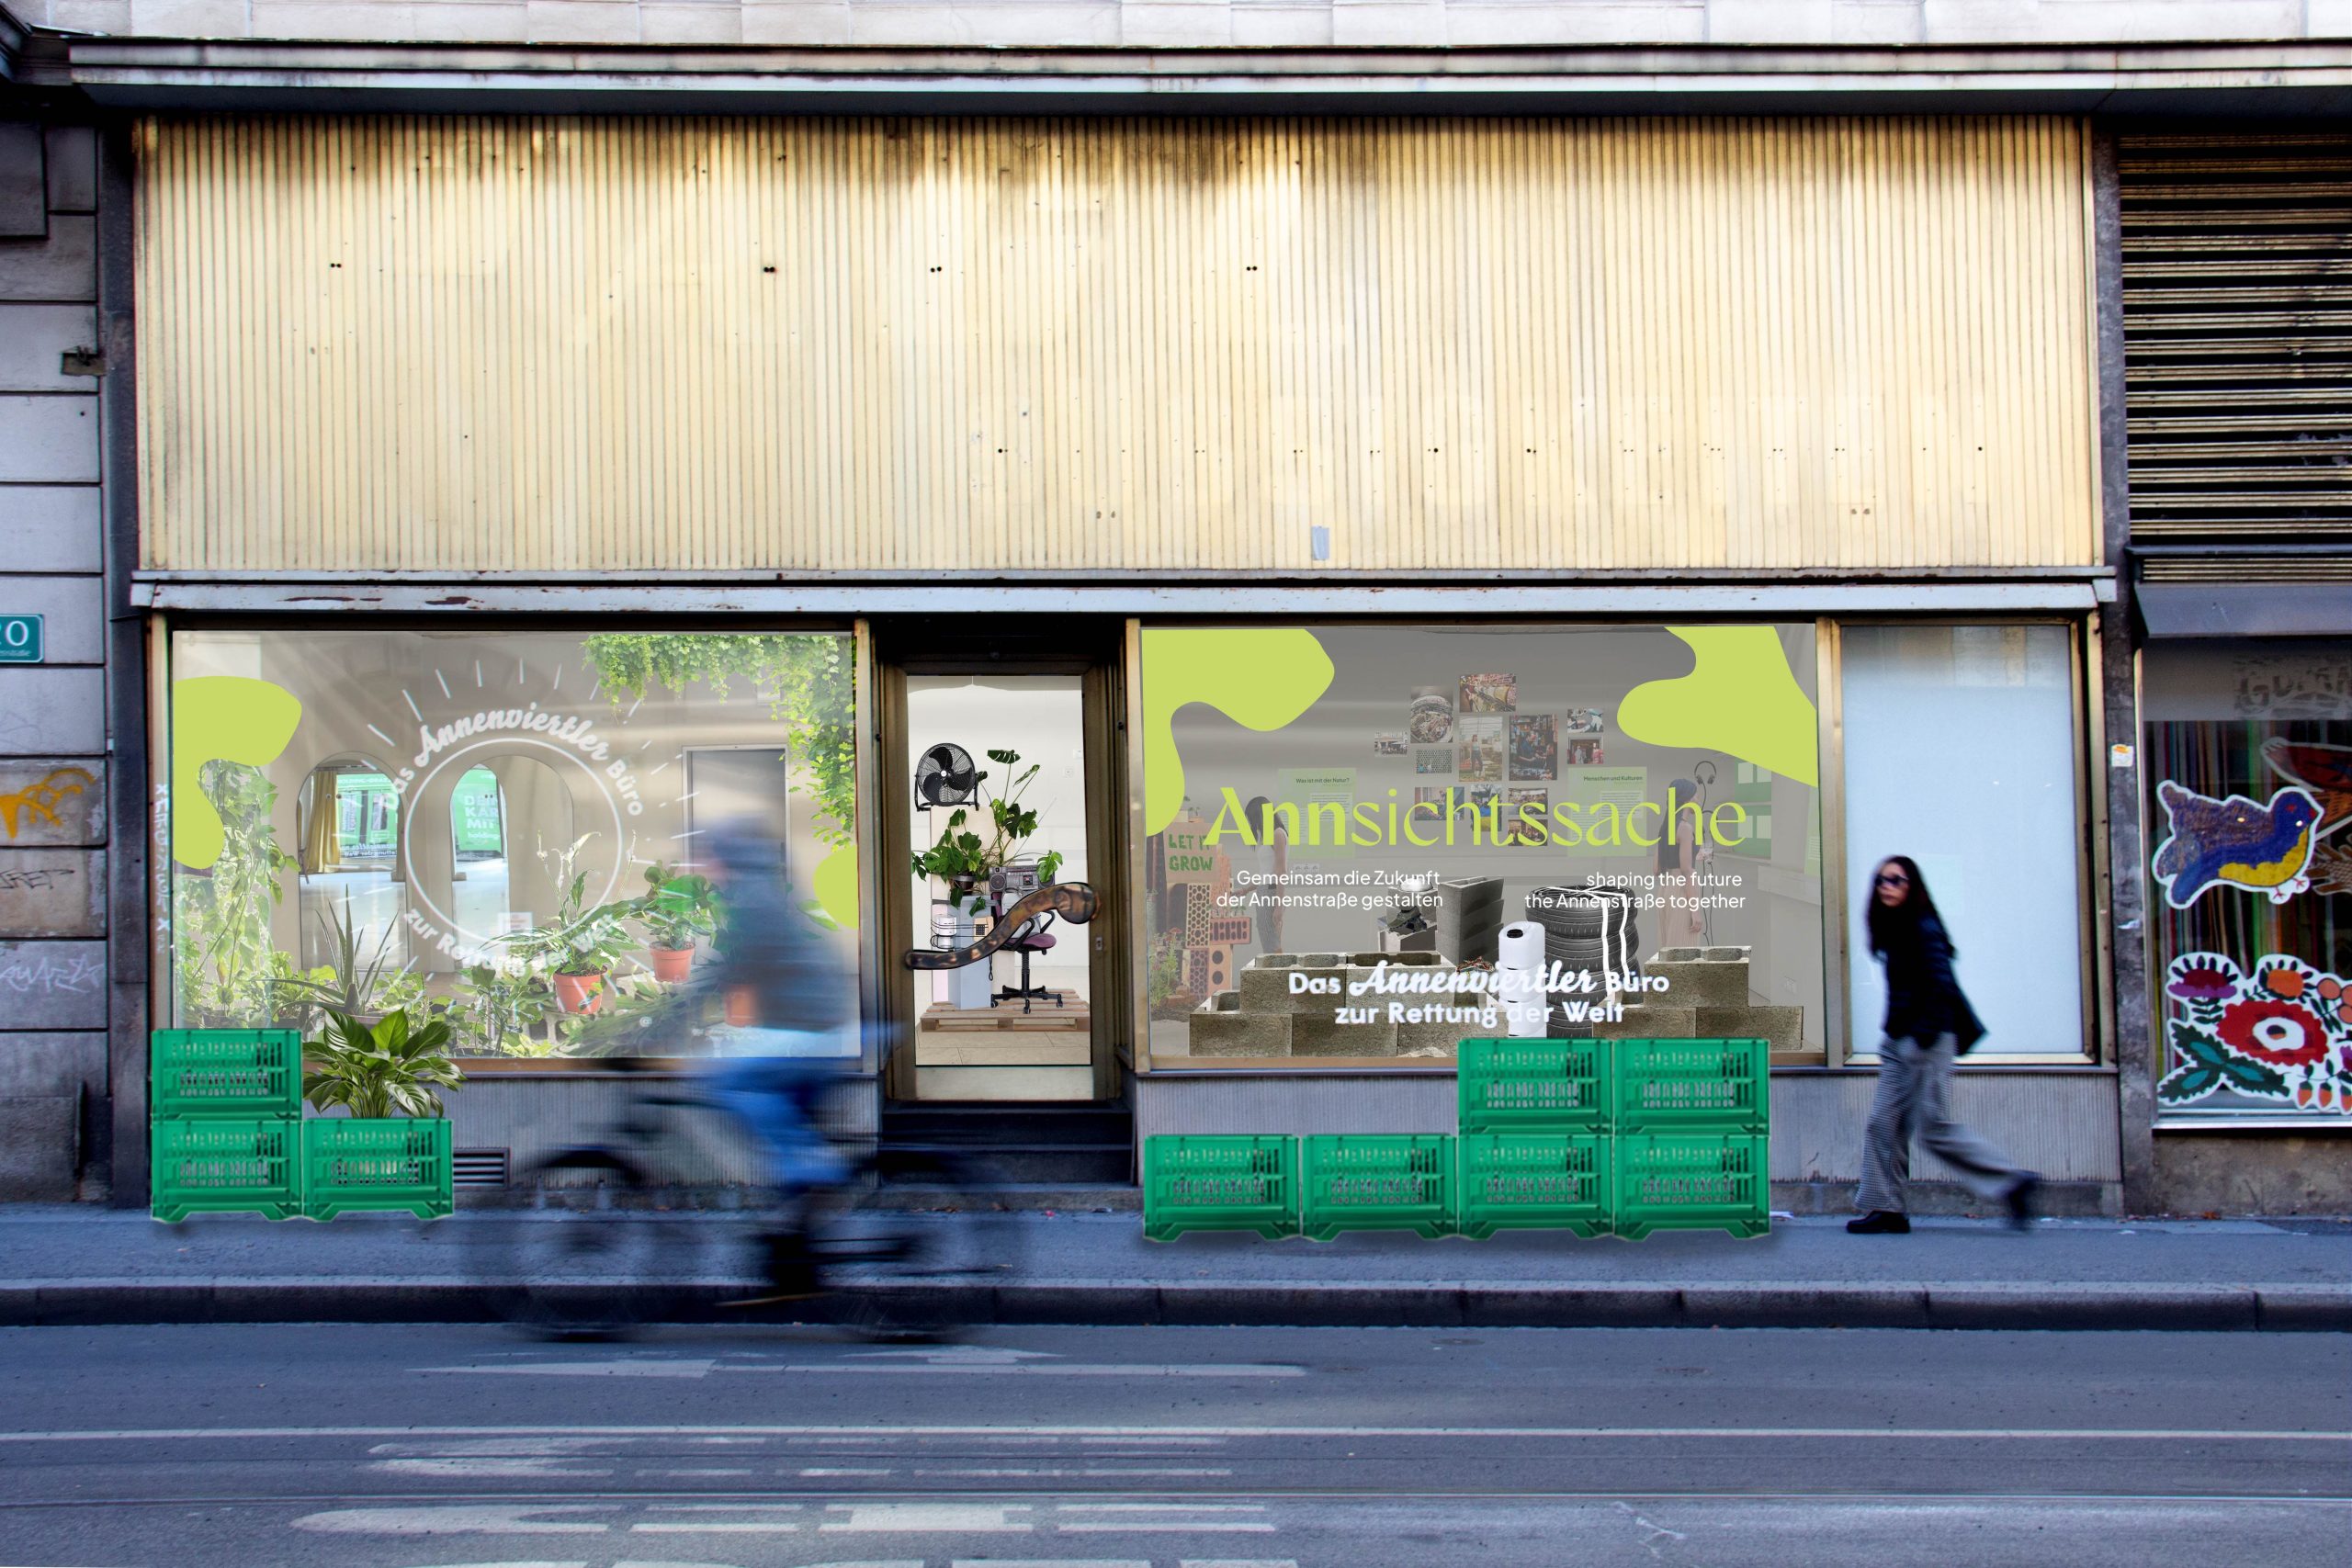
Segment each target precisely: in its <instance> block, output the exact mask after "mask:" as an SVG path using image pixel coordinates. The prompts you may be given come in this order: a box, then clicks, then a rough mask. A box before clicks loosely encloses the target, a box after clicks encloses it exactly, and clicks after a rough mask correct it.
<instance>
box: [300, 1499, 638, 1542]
mask: <svg viewBox="0 0 2352 1568" xmlns="http://www.w3.org/2000/svg"><path fill="white" fill-rule="evenodd" d="M610 1506H611V1505H609V1504H601V1503H582V1504H561V1505H545V1504H530V1503H462V1504H458V1505H457V1506H447V1505H441V1506H435V1507H427V1508H336V1509H333V1510H331V1511H329V1512H327V1513H323V1514H306V1515H304V1516H303V1517H301V1518H299V1519H296V1520H295V1521H294V1528H295V1529H298V1530H311V1531H314V1532H317V1533H319V1534H323V1535H603V1534H604V1533H605V1531H607V1530H609V1529H612V1526H610V1525H608V1524H606V1523H605V1522H604V1521H603V1520H601V1519H597V1520H591V1519H560V1518H543V1517H540V1516H542V1515H549V1514H593V1513H602V1512H605V1511H608V1510H609V1508H610Z"/></svg>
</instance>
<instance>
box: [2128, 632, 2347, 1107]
mask: <svg viewBox="0 0 2352 1568" xmlns="http://www.w3.org/2000/svg"><path fill="white" fill-rule="evenodd" d="M2142 686H2143V691H2142V699H2141V701H2142V710H2143V715H2144V716H2145V719H2146V724H2147V754H2146V757H2145V760H2144V767H2143V776H2144V777H2145V779H2146V781H2147V790H2148V796H2147V805H2146V810H2147V824H2148V832H2147V844H2148V851H2149V882H2148V908H2149V921H2148V926H2149V932H2150V942H2151V953H2150V958H2151V963H2150V964H2149V970H2150V980H2151V985H2152V987H2153V989H2154V993H2155V995H2154V1007H2155V1010H2156V1021H2157V1025H2158V1027H2157V1030H2156V1035H2157V1039H2158V1042H2159V1045H2158V1051H2159V1056H2160V1068H2159V1071H2160V1077H2158V1079H2157V1084H2156V1114H2157V1117H2158V1120H2159V1121H2174V1122H2181V1121H2188V1122H2214V1121H2224V1122H2250V1121H2251V1122H2268V1121H2277V1120H2292V1121H2296V1122H2334V1123H2337V1124H2341V1123H2342V1122H2343V1121H2344V1119H2345V1117H2346V1115H2347V1114H2352V839H2347V836H2346V833H2345V832H2344V825H2345V822H2346V819H2347V818H2352V648H2347V647H2346V645H2345V644H2343V643H2341V642H2333V643H2330V642H2305V641H2293V640H2280V641H2276V642H2269V641H2265V642H2170V643H2168V642H2155V643H2152V644H2150V645H2149V647H2148V650H2147V654H2146V657H2145V660H2144V662H2143V666H2142Z"/></svg>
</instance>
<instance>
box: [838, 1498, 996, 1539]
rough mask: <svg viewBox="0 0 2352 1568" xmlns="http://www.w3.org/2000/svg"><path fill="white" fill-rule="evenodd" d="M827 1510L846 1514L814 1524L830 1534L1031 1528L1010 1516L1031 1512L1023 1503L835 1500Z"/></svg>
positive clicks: (990, 1530) (984, 1530) (982, 1530)
mask: <svg viewBox="0 0 2352 1568" xmlns="http://www.w3.org/2000/svg"><path fill="white" fill-rule="evenodd" d="M828 1511H829V1512H832V1513H841V1514H847V1515H848V1516H849V1517H847V1518H845V1519H827V1520H826V1521H825V1522H824V1523H823V1524H821V1525H820V1526H818V1527H817V1528H818V1529H820V1530H824V1531H826V1532H827V1533H829V1534H833V1533H860V1534H863V1533H866V1532H896V1533H901V1534H903V1533H907V1532H911V1531H921V1532H922V1533H925V1534H930V1533H934V1532H936V1533H945V1532H949V1531H955V1530H970V1531H975V1532H980V1533H989V1532H995V1533H1002V1534H1008V1535H1026V1534H1027V1533H1028V1532H1029V1530H1030V1529H1031V1528H1032V1527H1031V1526H1030V1524H1029V1521H1028V1520H1026V1519H1018V1520H1016V1519H1014V1518H1013V1517H1012V1515H1014V1514H1026V1513H1028V1512H1030V1511H1031V1510H1030V1509H1029V1507H1028V1506H1026V1505H1023V1504H1012V1505H1010V1506H990V1505H988V1504H977V1503H837V1504H834V1505H832V1506H831V1508H830V1509H829V1510H828Z"/></svg>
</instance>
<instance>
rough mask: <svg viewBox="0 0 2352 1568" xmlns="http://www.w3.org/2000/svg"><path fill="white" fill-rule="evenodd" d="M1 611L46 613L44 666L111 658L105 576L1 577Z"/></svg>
mask: <svg viewBox="0 0 2352 1568" xmlns="http://www.w3.org/2000/svg"><path fill="white" fill-rule="evenodd" d="M0 615H39V616H41V617H42V621H43V625H42V626H41V637H42V648H41V665H42V666H46V665H51V664H102V663H104V662H105V661H106V584H105V582H104V581H103V580H102V579H99V578H96V577H0ZM37 668H38V667H37Z"/></svg>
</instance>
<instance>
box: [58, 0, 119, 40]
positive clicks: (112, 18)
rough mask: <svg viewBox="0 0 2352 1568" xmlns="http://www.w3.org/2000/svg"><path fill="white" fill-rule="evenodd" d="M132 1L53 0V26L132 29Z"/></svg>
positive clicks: (77, 29) (112, 31)
mask: <svg viewBox="0 0 2352 1568" xmlns="http://www.w3.org/2000/svg"><path fill="white" fill-rule="evenodd" d="M130 4H131V0H49V25H50V26H51V27H52V28H69V29H71V30H72V31H74V32H77V33H110V34H115V35H118V36H119V35H120V34H123V33H127V32H129V31H130Z"/></svg>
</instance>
